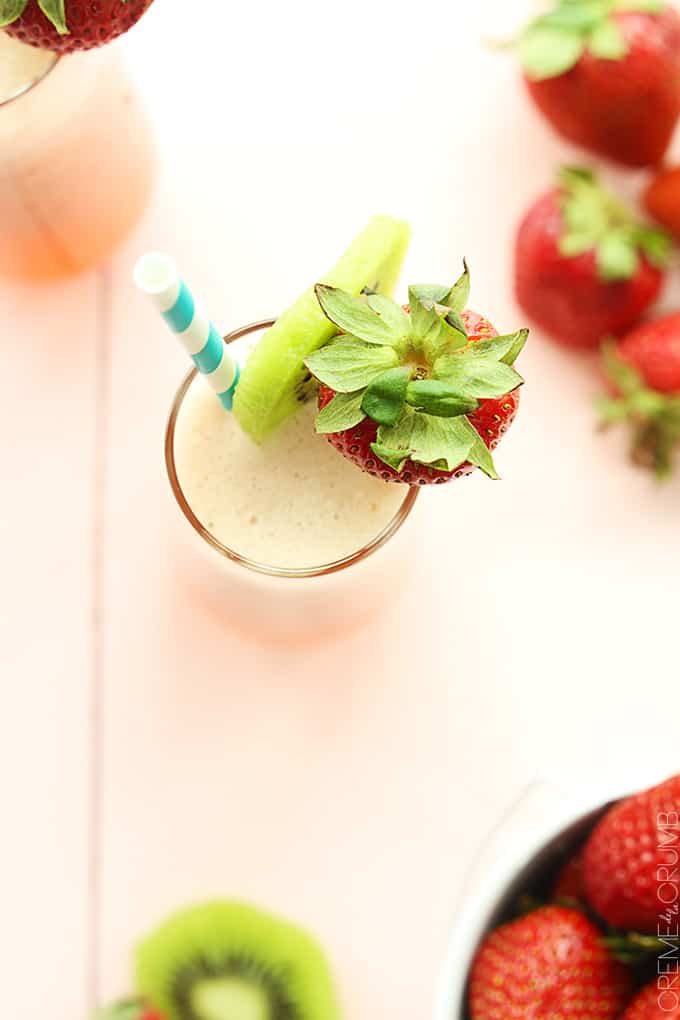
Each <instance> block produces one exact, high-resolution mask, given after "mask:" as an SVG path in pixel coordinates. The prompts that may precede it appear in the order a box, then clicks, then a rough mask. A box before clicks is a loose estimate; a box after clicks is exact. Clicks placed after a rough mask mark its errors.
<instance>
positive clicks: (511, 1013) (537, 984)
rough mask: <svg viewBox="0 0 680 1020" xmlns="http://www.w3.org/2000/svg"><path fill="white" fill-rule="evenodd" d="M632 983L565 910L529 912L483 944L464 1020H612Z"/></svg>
mask: <svg viewBox="0 0 680 1020" xmlns="http://www.w3.org/2000/svg"><path fill="white" fill-rule="evenodd" d="M630 989H631V980H630V976H629V973H628V971H627V970H626V968H625V967H624V966H623V965H622V964H620V963H617V961H616V960H614V959H613V958H612V957H611V956H610V955H609V952H608V950H607V948H606V947H605V945H604V944H603V941H602V936H601V934H600V932H599V931H598V929H597V928H596V927H595V926H594V925H593V924H592V923H591V922H590V921H589V920H588V919H587V918H586V917H585V916H584V915H583V914H581V913H579V912H578V911H576V910H571V909H568V908H566V907H558V906H549V907H541V908H540V909H539V910H534V911H532V912H531V913H530V914H527V915H526V916H525V917H522V918H520V919H519V920H518V921H512V922H511V923H510V924H505V925H503V926H502V927H501V928H498V929H496V931H493V932H492V933H491V934H490V935H488V936H487V938H486V939H485V940H484V942H483V943H482V946H481V948H480V949H479V951H478V953H477V956H476V957H475V960H474V962H473V965H472V969H471V972H470V982H469V992H468V996H469V998H468V1001H469V1010H470V1018H471V1020H509V1018H510V1017H518V1018H529V1017H530V1018H531V1020H556V1018H557V1017H562V1018H564V1020H568V1018H570V1017H571V1018H573V1020H615V1018H616V1017H618V1016H619V1015H620V1013H621V1010H622V1009H623V1008H624V1006H625V1005H626V1003H627V1001H628V999H629V997H630Z"/></svg>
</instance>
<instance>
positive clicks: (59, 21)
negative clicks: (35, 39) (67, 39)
mask: <svg viewBox="0 0 680 1020" xmlns="http://www.w3.org/2000/svg"><path fill="white" fill-rule="evenodd" d="M38 6H39V7H40V10H41V11H42V12H43V14H44V15H45V17H46V18H47V19H48V20H49V21H51V22H52V24H53V25H54V27H55V28H56V30H57V32H58V33H59V35H68V26H67V24H66V12H65V10H64V0H38Z"/></svg>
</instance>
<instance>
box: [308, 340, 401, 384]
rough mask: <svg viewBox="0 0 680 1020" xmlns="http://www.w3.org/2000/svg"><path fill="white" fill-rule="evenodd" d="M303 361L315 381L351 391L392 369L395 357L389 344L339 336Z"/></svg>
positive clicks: (394, 364)
mask: <svg viewBox="0 0 680 1020" xmlns="http://www.w3.org/2000/svg"><path fill="white" fill-rule="evenodd" d="M305 364H306V366H307V368H308V369H309V371H310V372H312V373H313V375H315V376H316V378H317V379H318V380H319V382H322V383H324V385H326V386H329V387H330V388H331V389H332V390H335V391H336V392H337V393H353V392H354V391H355V390H359V389H363V387H365V386H369V385H370V384H371V383H372V382H373V380H374V379H377V378H378V376H379V375H382V373H383V372H384V371H385V369H386V368H396V366H397V365H398V364H399V358H398V356H397V353H396V351H394V350H393V349H392V348H391V347H386V346H377V345H375V344H369V343H365V342H364V341H363V340H357V339H356V338H355V337H351V336H341V337H339V338H338V339H337V340H335V341H334V342H333V343H330V344H326V346H325V347H322V348H321V349H320V350H319V351H316V352H315V353H314V354H311V355H310V356H309V357H308V358H307V360H306V361H305Z"/></svg>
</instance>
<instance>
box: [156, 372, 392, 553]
mask: <svg viewBox="0 0 680 1020" xmlns="http://www.w3.org/2000/svg"><path fill="white" fill-rule="evenodd" d="M315 415H316V404H315V401H313V400H312V401H309V402H308V403H307V404H303V405H301V406H300V411H299V412H298V414H297V415H296V416H295V417H294V418H292V419H290V420H289V421H288V422H286V423H285V424H284V425H282V426H281V427H280V428H279V429H278V431H277V432H276V433H274V435H273V436H272V437H270V439H269V440H268V441H267V442H266V443H265V444H263V445H262V446H257V445H256V444H255V443H254V442H253V441H252V440H251V439H250V438H249V437H248V436H246V435H245V433H244V432H243V431H242V430H241V429H240V427H239V426H238V424H237V422H236V420H235V419H234V417H233V416H232V415H230V414H228V413H227V412H225V411H224V409H223V408H222V406H221V404H220V403H219V401H218V400H217V399H216V397H215V394H214V393H213V392H212V391H211V390H209V389H208V387H207V386H206V384H205V382H204V380H203V379H201V378H200V377H197V378H196V379H194V381H193V383H192V384H191V386H190V388H189V390H188V392H187V394H186V396H185V398H184V401H183V403H182V407H181V410H180V412H179V416H178V418H177V425H176V430H175V448H174V452H175V467H176V470H177V476H178V480H179V484H180V486H181V488H182V491H183V493H184V495H185V497H186V499H187V501H188V503H189V505H190V507H191V509H192V510H193V512H194V514H195V515H196V517H197V518H198V519H199V521H200V522H201V524H202V525H203V526H204V527H205V528H206V529H207V530H208V531H209V532H210V533H211V534H212V535H214V537H215V538H217V540H218V541H219V542H221V543H222V544H223V545H225V546H227V547H229V548H231V549H233V550H235V551H236V552H238V553H239V554H240V555H241V556H244V557H246V558H248V559H251V560H254V561H256V562H258V563H263V564H267V565H269V566H272V567H279V568H281V567H284V568H293V569H301V568H308V567H315V566H323V565H324V564H329V563H334V562H336V561H338V560H341V559H344V558H345V557H347V556H351V555H353V554H354V553H356V552H357V551H358V550H360V549H362V548H363V547H364V546H366V545H367V544H368V543H370V542H371V541H372V540H373V539H374V538H376V536H377V535H379V534H380V532H381V531H382V530H383V529H384V528H386V527H387V525H388V524H389V523H390V521H391V520H392V518H393V517H394V516H395V514H396V513H397V511H398V510H399V508H400V506H401V504H402V503H403V501H404V498H405V496H406V492H407V490H406V487H405V486H402V485H394V484H392V485H390V484H387V483H386V482H383V481H381V480H380V479H377V478H373V477H371V476H370V475H367V474H364V473H363V472H362V471H360V470H359V469H358V468H356V467H355V466H354V465H353V464H351V463H350V462H349V461H348V460H346V459H345V458H344V457H342V456H341V455H340V454H339V453H338V452H337V451H336V450H334V449H333V447H332V446H331V445H330V443H328V441H327V440H326V439H325V438H324V437H323V436H319V435H317V434H316V433H315V431H314V417H315Z"/></svg>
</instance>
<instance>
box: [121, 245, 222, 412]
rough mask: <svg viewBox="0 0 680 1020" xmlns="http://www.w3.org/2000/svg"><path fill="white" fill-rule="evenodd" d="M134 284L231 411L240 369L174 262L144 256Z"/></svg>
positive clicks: (156, 256)
mask: <svg viewBox="0 0 680 1020" xmlns="http://www.w3.org/2000/svg"><path fill="white" fill-rule="evenodd" d="M134 280H135V284H136V286H137V287H138V289H139V290H141V291H142V293H143V294H146V296H147V297H148V298H150V299H151V301H152V302H153V304H154V305H155V306H156V308H157V309H158V311H159V312H160V313H161V315H162V316H163V318H164V319H165V321H166V322H167V324H168V326H169V327H170V329H171V330H172V331H173V333H176V334H177V336H178V337H179V340H180V342H181V343H182V346H183V347H184V349H185V350H186V352H187V353H188V354H190V355H191V358H192V360H193V362H194V364H195V366H196V368H197V369H198V371H199V372H200V373H201V374H202V375H203V377H204V379H205V381H206V382H207V383H208V385H209V386H210V387H211V389H213V390H214V391H215V393H216V394H217V397H218V399H219V401H220V402H221V404H222V406H223V407H224V408H226V410H227V411H231V408H232V404H233V401H234V390H235V389H236V385H237V383H238V380H239V374H240V372H239V367H238V365H237V363H236V362H235V361H234V359H233V358H232V356H231V354H229V352H228V350H227V345H226V344H225V342H224V340H223V339H222V337H221V335H220V333H218V331H217V329H216V328H215V326H214V325H213V324H212V322H211V321H210V319H209V318H208V316H207V315H206V313H205V311H204V309H203V308H202V307H201V305H200V304H198V303H197V302H196V301H194V297H193V295H192V293H191V291H190V290H189V288H188V287H187V285H186V283H185V282H184V280H183V279H182V278H181V276H180V274H179V270H178V268H177V265H176V264H175V261H174V260H173V259H171V258H169V256H167V255H159V254H157V253H156V252H152V253H151V254H149V255H143V256H142V257H141V259H140V260H139V262H138V263H137V265H136V266H135V272H134Z"/></svg>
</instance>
